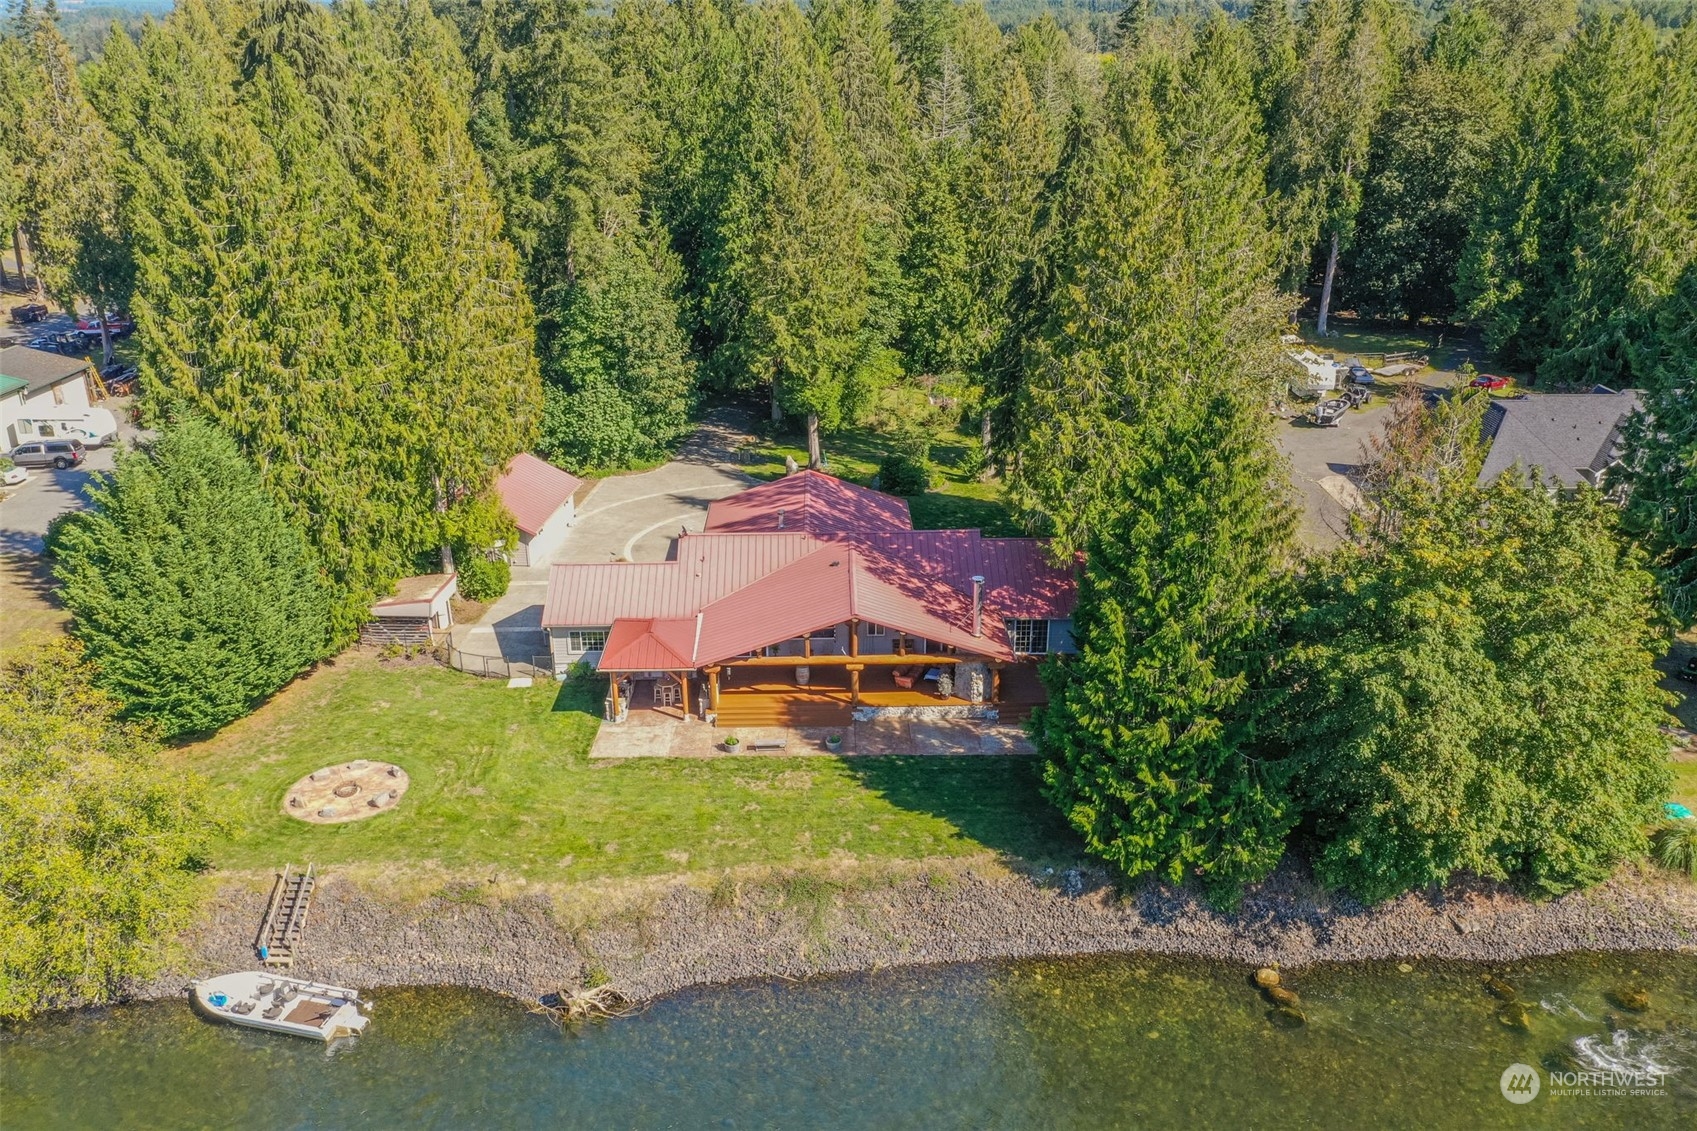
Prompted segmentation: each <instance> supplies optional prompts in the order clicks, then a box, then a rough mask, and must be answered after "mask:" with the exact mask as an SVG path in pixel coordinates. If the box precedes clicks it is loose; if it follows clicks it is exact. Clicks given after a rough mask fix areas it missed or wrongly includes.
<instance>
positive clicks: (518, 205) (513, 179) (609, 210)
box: [459, 0, 696, 467]
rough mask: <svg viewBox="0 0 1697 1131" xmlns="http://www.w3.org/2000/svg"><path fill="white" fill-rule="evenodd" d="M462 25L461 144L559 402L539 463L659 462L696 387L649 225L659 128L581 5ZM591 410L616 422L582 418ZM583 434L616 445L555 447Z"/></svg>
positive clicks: (524, 7) (474, 18)
mask: <svg viewBox="0 0 1697 1131" xmlns="http://www.w3.org/2000/svg"><path fill="white" fill-rule="evenodd" d="M459 17H460V23H461V35H462V38H463V39H464V40H465V42H467V43H468V44H469V45H470V46H469V54H470V57H471V58H470V61H471V64H472V66H473V70H474V73H475V75H476V77H477V90H476V92H475V93H474V96H473V103H472V105H473V111H472V116H471V128H472V134H473V137H474V138H475V139H476V141H477V143H478V147H479V150H480V152H481V153H482V155H483V157H484V160H485V162H486V163H487V164H488V165H489V167H490V169H491V171H492V174H493V179H494V180H495V182H496V184H497V185H498V186H499V188H500V190H501V196H502V200H503V204H504V212H505V217H506V228H507V231H508V232H509V233H510V234H511V236H512V239H513V243H514V245H515V246H516V248H517V249H518V250H519V252H520V254H521V257H522V259H523V263H524V269H525V275H526V277H527V279H528V281H529V283H530V287H531V291H532V293H533V294H534V295H535V296H536V300H537V304H538V313H539V316H540V327H539V328H540V335H539V337H540V343H539V344H540V348H541V353H542V361H543V373H544V376H545V377H546V378H547V380H548V382H549V384H550V385H551V386H553V387H554V388H555V391H554V392H551V393H550V394H549V400H550V404H551V406H552V407H551V409H550V410H549V411H548V412H547V413H546V414H545V421H546V423H547V426H548V431H547V432H546V434H545V435H544V437H543V446H544V449H545V450H547V451H549V452H551V453H553V455H554V457H555V458H560V459H564V460H565V461H566V462H568V463H572V464H575V465H577V466H596V467H617V466H620V465H624V464H629V463H634V462H637V461H640V460H646V459H651V458H653V457H655V456H658V455H659V454H661V453H662V452H663V451H664V450H665V449H666V448H667V447H668V446H669V445H670V444H671V443H672V442H673V441H674V440H675V439H676V438H677V437H678V436H679V435H680V434H681V433H682V431H683V430H684V428H685V426H686V423H687V420H688V415H689V411H690V409H691V407H692V404H693V401H694V394H695V376H696V374H695V366H694V364H693V362H692V360H691V359H690V357H689V356H688V342H687V338H686V336H685V334H684V330H683V327H682V325H681V317H682V312H681V311H680V309H679V305H678V293H679V289H680V288H681V286H682V268H681V266H680V265H679V263H678V262H677V258H676V256H675V255H674V254H673V253H672V251H671V250H670V248H669V247H668V246H667V241H666V239H665V238H664V235H663V233H661V232H658V231H656V230H655V226H654V225H653V223H652V222H651V220H650V219H649V218H648V217H647V216H646V214H645V208H644V203H643V199H642V191H643V180H644V178H645V177H646V176H647V175H648V173H649V171H650V168H651V165H652V162H653V154H652V152H651V148H652V145H653V135H654V132H655V126H654V123H653V121H652V120H651V118H650V112H649V110H648V108H647V107H646V106H645V105H644V104H643V103H642V101H641V100H640V99H639V98H637V97H635V96H634V95H635V91H636V88H637V85H638V83H637V81H636V76H635V75H634V74H632V73H629V72H627V73H624V74H619V73H616V72H615V69H614V67H613V65H612V64H611V63H609V62H608V61H607V60H606V59H605V58H604V57H603V53H602V51H601V50H600V49H599V47H598V44H597V42H596V40H597V29H596V28H595V27H594V25H593V24H592V22H591V21H590V19H589V18H588V17H586V16H585V14H584V11H583V5H582V4H581V3H580V2H579V0H547V2H545V3H540V4H518V3H512V2H508V0H502V2H499V3H491V4H479V5H475V6H467V7H465V8H462V9H460V10H459ZM575 400H582V401H583V402H584V404H583V405H582V406H574V405H573V404H572V402H573V401H575ZM590 403H597V404H602V403H604V404H606V405H607V406H608V407H610V408H612V407H614V406H622V407H619V408H617V410H616V411H617V415H616V416H615V417H613V418H606V416H605V414H603V413H599V412H597V413H592V414H590V416H589V417H586V416H585V415H584V414H583V413H582V412H581V411H580V409H581V408H587V407H588V405H589V404H590ZM591 418H594V419H597V420H599V422H600V423H601V424H602V425H603V426H605V427H610V428H612V429H613V431H611V432H603V433H599V434H596V435H590V434H587V433H585V434H567V433H565V432H562V431H560V429H562V428H567V427H569V428H573V429H575V428H579V427H583V426H588V425H589V422H590V419H591ZM638 422H640V425H639V423H638ZM591 450H593V451H594V453H595V455H596V459H595V460H591V461H588V462H586V460H587V459H588V455H589V453H590V451H591Z"/></svg>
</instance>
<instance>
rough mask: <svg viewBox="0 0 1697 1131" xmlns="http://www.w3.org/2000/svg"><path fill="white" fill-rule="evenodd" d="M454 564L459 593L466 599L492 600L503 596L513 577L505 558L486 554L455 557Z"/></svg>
mask: <svg viewBox="0 0 1697 1131" xmlns="http://www.w3.org/2000/svg"><path fill="white" fill-rule="evenodd" d="M454 566H455V568H456V569H458V570H459V574H460V595H461V596H462V597H464V598H465V599H466V600H468V601H493V600H495V599H496V598H498V597H501V596H503V595H504V594H505V593H506V592H507V586H508V584H510V583H511V581H512V578H513V570H512V567H511V566H509V565H508V564H507V560H506V559H505V558H491V557H490V556H489V555H488V554H482V553H469V554H466V555H465V556H464V557H456V558H455V560H454Z"/></svg>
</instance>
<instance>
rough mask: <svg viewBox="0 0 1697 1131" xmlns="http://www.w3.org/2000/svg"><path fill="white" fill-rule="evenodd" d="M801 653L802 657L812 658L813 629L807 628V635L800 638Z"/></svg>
mask: <svg viewBox="0 0 1697 1131" xmlns="http://www.w3.org/2000/svg"><path fill="white" fill-rule="evenodd" d="M801 654H802V657H803V658H804V659H808V660H811V659H812V658H813V630H812V629H808V630H807V635H806V636H803V637H802V638H801Z"/></svg>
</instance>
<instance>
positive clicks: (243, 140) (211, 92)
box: [96, 0, 540, 642]
mask: <svg viewBox="0 0 1697 1131" xmlns="http://www.w3.org/2000/svg"><path fill="white" fill-rule="evenodd" d="M260 12H261V15H260V16H259V17H258V18H257V19H255V20H254V22H251V23H250V22H249V18H250V17H251V16H252V10H244V9H240V8H236V7H234V6H227V5H224V4H221V3H204V2H202V0H185V2H184V3H183V4H182V5H180V6H179V7H178V8H177V9H176V10H175V11H173V13H172V14H171V16H170V17H169V18H168V19H166V20H165V21H164V22H163V23H161V24H158V25H154V26H153V27H151V28H149V29H148V30H147V31H146V32H145V33H144V34H143V36H142V39H141V42H140V43H139V44H137V45H136V47H135V49H134V50H129V49H127V48H125V47H123V46H122V45H120V44H118V43H116V42H114V44H113V47H114V48H116V50H113V51H109V53H108V55H107V57H106V58H105V59H104V60H103V62H102V66H101V69H100V72H99V74H100V79H101V86H100V88H99V90H97V92H96V93H97V103H98V104H99V105H100V106H101V108H102V110H103V113H104V116H105V117H106V119H107V120H108V121H109V122H111V123H113V128H114V130H115V131H116V132H117V134H118V136H119V138H120V140H121V142H122V146H123V157H124V159H123V161H122V162H121V163H120V165H121V169H122V172H123V177H124V180H125V186H126V194H125V205H124V210H123V218H124V223H125V228H126V232H127V242H128V245H129V247H130V250H131V252H132V253H133V255H134V257H135V261H136V287H135V303H134V305H135V307H136V313H137V323H138V327H139V333H138V337H139V339H140V345H141V361H142V368H143V377H144V381H145V382H146V385H147V387H148V388H149V389H150V390H151V391H152V393H153V394H156V395H157V397H158V398H159V401H160V402H167V401H173V400H174V401H178V402H181V403H183V404H184V405H186V406H188V407H192V408H194V409H195V410H197V411H199V412H201V413H203V414H204V415H206V416H208V417H209V418H211V419H212V420H214V421H215V422H217V423H218V424H220V425H221V426H223V427H224V428H225V429H226V430H228V431H229V432H230V433H231V434H232V435H233V436H234V437H236V439H237V441H238V442H239V443H240V444H241V445H242V446H243V448H244V449H245V450H246V451H247V452H248V454H249V455H250V456H251V457H252V458H253V459H254V460H255V462H256V463H257V464H258V465H259V468H260V472H261V475H262V476H263V478H264V481H265V483H266V486H267V487H268V488H269V489H270V490H271V492H272V493H273V496H274V497H275V498H276V499H277V500H278V502H279V503H280V504H282V505H283V506H284V507H285V508H286V509H287V510H288V511H289V512H290V513H291V514H292V515H294V516H295V518H296V520H297V521H298V522H299V524H300V525H301V526H302V528H303V529H305V530H306V531H307V532H308V534H309V537H310V539H311V541H312V543H313V545H314V546H315V548H316V549H317V551H318V553H319V556H320V558H321V560H322V561H323V563H324V566H325V568H326V570H327V571H328V573H329V576H330V578H331V580H332V582H333V584H334V588H335V593H336V599H335V603H334V606H333V609H332V620H331V624H332V637H333V639H335V640H336V641H337V642H341V641H345V640H347V639H349V638H350V637H351V636H352V634H353V632H354V630H355V628H356V627H357V626H358V624H359V623H360V622H361V621H363V620H364V619H365V618H366V617H367V615H368V609H369V605H370V602H371V600H372V599H373V598H374V597H376V596H379V595H381V594H383V593H385V592H387V591H388V589H389V587H390V585H391V584H392V583H393V581H394V580H395V579H396V578H397V577H400V576H402V575H404V574H406V573H408V572H411V571H413V570H414V569H416V568H418V565H419V558H420V556H421V555H423V554H427V553H429V552H431V551H432V550H434V549H437V548H440V547H443V546H445V545H447V543H448V541H449V537H448V528H449V526H450V525H451V524H452V516H451V515H450V514H449V511H450V510H451V509H452V507H453V506H454V505H455V504H456V503H458V502H460V501H462V500H470V499H474V498H477V497H480V496H482V495H484V494H486V493H487V492H488V491H489V490H490V489H491V487H492V484H493V480H494V477H495V476H496V475H497V474H498V473H499V471H500V470H501V468H502V467H503V466H504V465H505V463H506V461H507V459H509V458H510V457H511V456H512V455H513V454H514V453H515V452H517V451H520V450H523V449H524V448H526V447H528V446H529V445H530V443H531V442H532V438H533V437H534V434H535V428H536V424H537V417H538V415H539V413H540V388H539V383H538V381H537V374H536V364H535V360H534V357H533V353H532V345H531V342H532V326H533V323H534V317H533V315H532V314H531V310H530V306H529V302H528V299H527V297H526V295H525V291H524V287H523V283H522V280H521V279H520V278H519V275H518V269H517V263H516V260H515V257H514V255H513V253H512V251H511V249H510V247H509V246H508V245H507V244H506V243H505V241H504V240H503V239H502V238H501V234H500V216H499V212H498V209H497V207H496V205H495V201H494V199H493V196H492V194H491V192H490V190H489V187H488V183H487V180H486V178H485V175H484V173H483V170H482V167H481V165H480V163H479V162H478V160H477V158H476V155H475V153H474V152H473V150H472V148H471V145H470V142H469V138H468V135H467V127H466V114H467V107H466V105H465V102H464V100H463V97H462V96H461V95H460V94H459V93H456V92H458V91H461V90H463V86H462V84H463V78H462V77H461V76H462V74H463V72H462V71H461V70H460V66H459V64H458V62H457V56H456V55H455V53H454V52H452V51H451V50H449V49H447V47H446V46H445V45H444V44H443V42H442V40H441V39H440V36H439V34H438V33H437V32H436V31H435V30H433V29H434V21H433V18H432V17H430V16H429V15H428V14H427V13H425V12H424V11H423V10H422V9H420V8H419V7H418V6H417V5H410V6H409V5H395V6H393V7H388V6H386V7H384V8H383V9H381V10H375V11H371V10H366V9H364V8H360V7H357V6H356V7H350V8H346V9H340V10H338V11H337V12H335V13H332V12H330V11H327V10H325V9H322V8H319V7H317V6H313V5H301V4H287V3H280V4H272V3H271V2H270V0H267V4H265V5H262V6H261V9H260ZM297 67H299V68H301V69H302V70H304V71H305V72H306V73H305V74H304V75H303V74H302V73H299V72H298V71H297V69H296V68H297ZM143 90H145V91H146V94H145V97H144V99H143V100H142V102H141V104H140V105H139V106H137V105H134V104H133V103H131V101H130V99H129V97H128V96H130V95H133V94H134V93H135V92H137V91H143ZM327 106H330V107H331V109H328V110H327V109H326V107H327Z"/></svg>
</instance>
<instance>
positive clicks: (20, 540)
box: [0, 397, 142, 554]
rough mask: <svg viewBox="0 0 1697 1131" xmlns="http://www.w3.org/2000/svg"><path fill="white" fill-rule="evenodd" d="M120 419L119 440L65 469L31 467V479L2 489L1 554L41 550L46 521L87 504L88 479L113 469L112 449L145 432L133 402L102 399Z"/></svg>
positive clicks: (28, 552) (0, 499) (48, 521)
mask: <svg viewBox="0 0 1697 1131" xmlns="http://www.w3.org/2000/svg"><path fill="white" fill-rule="evenodd" d="M101 407H103V408H110V409H111V410H112V415H113V416H116V417H117V418H118V440H117V442H116V443H114V444H108V445H107V446H105V447H103V448H90V449H89V450H88V458H87V459H86V460H84V461H83V462H82V463H81V464H79V465H77V466H76V467H73V468H67V469H66V470H64V471H55V470H54V469H52V468H31V469H30V471H29V478H28V479H27V480H26V481H25V482H23V483H22V484H20V485H18V486H15V487H6V488H0V553H8V554H10V553H22V554H39V553H41V539H42V535H44V534H46V533H47V524H48V523H50V522H52V521H53V520H54V519H55V518H57V517H58V516H59V515H61V514H63V513H65V512H66V511H68V510H75V509H78V508H80V507H83V506H86V505H87V500H88V495H87V492H88V485H89V481H90V480H91V479H93V478H94V476H95V475H97V474H99V473H100V472H103V471H111V470H112V463H113V455H112V453H113V451H114V450H115V449H116V448H118V447H119V446H129V445H132V444H134V443H135V441H136V439H137V438H138V437H139V436H141V435H142V432H141V430H139V429H137V428H136V426H135V425H133V424H131V423H130V419H129V417H130V408H131V401H130V400H129V399H128V398H120V397H114V398H112V399H109V400H106V401H103V402H101Z"/></svg>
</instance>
